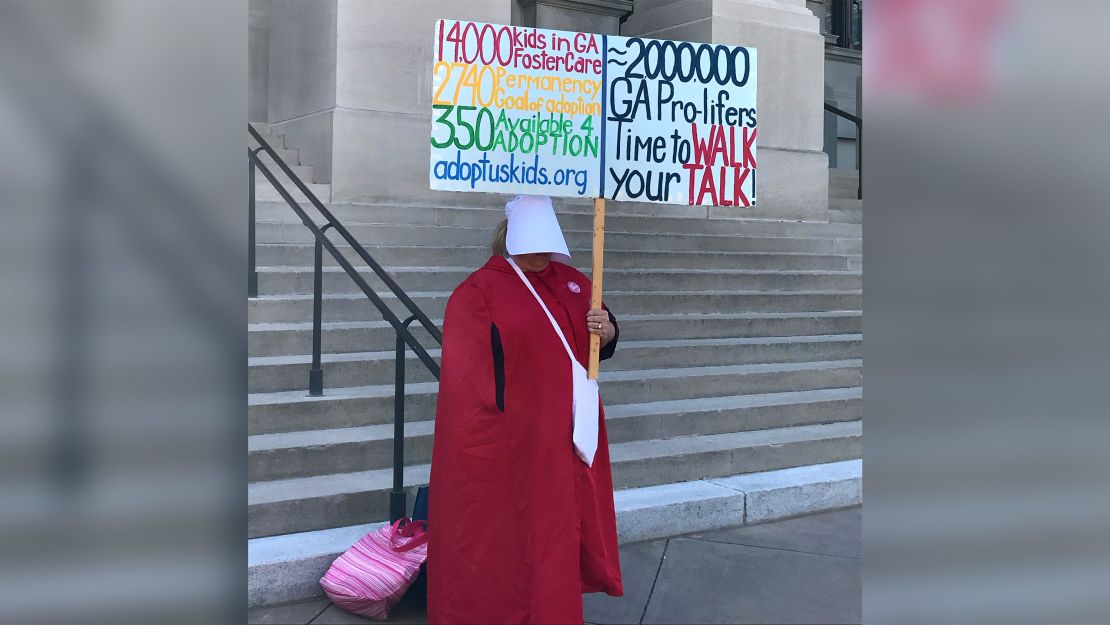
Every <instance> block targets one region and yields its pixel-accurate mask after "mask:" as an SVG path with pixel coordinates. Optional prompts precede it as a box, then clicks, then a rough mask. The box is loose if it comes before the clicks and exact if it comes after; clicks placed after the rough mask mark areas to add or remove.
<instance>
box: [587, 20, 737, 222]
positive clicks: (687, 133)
mask: <svg viewBox="0 0 1110 625" xmlns="http://www.w3.org/2000/svg"><path fill="white" fill-rule="evenodd" d="M606 53H607V57H608V58H607V63H606V75H607V78H606V82H607V85H606V93H607V96H606V99H605V102H606V105H607V106H606V109H605V120H606V123H605V128H606V131H605V153H604V156H603V159H602V167H603V169H604V172H605V175H604V177H603V178H602V186H601V194H602V196H603V197H606V198H609V199H613V200H626V201H641V202H642V201H648V202H666V203H669V204H698V205H703V204H708V205H713V206H751V205H754V204H755V170H756V161H755V139H756V110H755V109H756V90H755V82H756V81H755V76H756V73H755V62H756V61H755V50H754V49H753V48H742V47H738V46H725V45H713V44H705V43H699V44H694V43H687V42H675V41H660V40H658V39H640V38H637V37H608V38H607V43H606Z"/></svg>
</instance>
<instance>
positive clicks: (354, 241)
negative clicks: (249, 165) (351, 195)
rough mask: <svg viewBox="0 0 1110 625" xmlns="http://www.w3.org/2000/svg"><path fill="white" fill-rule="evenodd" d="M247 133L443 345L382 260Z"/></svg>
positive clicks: (436, 330)
mask: <svg viewBox="0 0 1110 625" xmlns="http://www.w3.org/2000/svg"><path fill="white" fill-rule="evenodd" d="M247 130H248V131H249V132H250V134H251V136H252V137H253V138H254V140H255V141H258V144H259V145H260V146H262V148H263V149H264V150H266V153H267V154H269V155H270V157H271V158H273V159H274V162H275V163H277V166H278V167H279V168H280V169H281V171H282V172H284V173H285V175H286V176H288V177H289V179H290V180H291V181H292V182H293V184H294V185H295V186H296V187H297V188H298V189H299V190H300V191H301V193H303V194H304V196H305V197H306V198H308V201H309V202H311V203H312V205H313V206H314V207H315V208H316V210H318V211H320V214H321V215H323V216H324V218H325V219H327V220H328V223H331V224H333V225H334V226H335V231H336V232H338V233H339V235H340V236H341V237H343V239H344V240H345V241H347V244H348V245H350V246H351V247H352V248H353V249H354V251H355V253H356V254H358V255H359V257H360V258H362V260H363V262H365V263H366V264H367V265H368V266H369V267H370V268H371V269H373V270H374V274H375V275H377V276H378V279H379V280H381V281H382V282H384V283H385V285H386V286H387V287H389V290H390V291H392V292H393V294H394V295H395V296H397V299H399V300H401V303H403V304H404V305H405V307H406V308H408V310H409V312H410V313H412V314H413V315H416V320H417V321H419V322H420V325H422V326H424V329H425V330H427V331H428V333H429V334H431V335H432V337H433V338H434V339H435V340H436V341H437V342H438V343H440V344H442V343H443V333H442V332H440V330H439V328H437V327H436V326H435V324H434V323H432V320H431V319H429V318H428V316H427V315H425V314H424V312H423V311H422V310H420V307H419V306H417V305H416V303H415V302H413V301H412V298H410V297H409V296H408V294H406V293H405V291H404V289H402V288H401V287H400V286H398V285H397V283H396V282H395V281H394V280H393V278H392V277H391V276H390V275H389V273H387V272H386V270H385V269H383V268H382V266H381V265H380V264H378V261H376V260H374V259H373V257H371V256H370V253H369V252H367V251H366V248H364V247H362V244H361V243H359V242H358V240H357V239H355V237H354V236H353V235H351V233H350V231H349V230H347V228H346V227H345V226H344V225H343V224H342V223H340V221H339V220H338V219H336V218H335V215H332V213H331V211H330V210H328V208H327V207H326V206H324V204H323V202H321V201H320V200H319V198H317V197H316V194H314V193H313V192H312V191H310V190H309V188H308V186H307V185H305V183H304V182H302V181H301V179H300V177H299V176H297V175H296V174H295V173H293V170H292V169H290V168H289V165H286V164H285V161H284V160H282V159H281V157H279V156H278V155H277V152H275V151H274V149H273V148H272V147H270V144H269V143H266V141H264V140H263V139H262V135H260V134H258V131H257V130H255V129H254V127H253V126H251V125H250V124H247ZM271 183H274V184H275V186H276V184H277V183H276V182H275V181H274V180H271ZM398 323H399V322H398ZM396 327H398V324H394V328H396Z"/></svg>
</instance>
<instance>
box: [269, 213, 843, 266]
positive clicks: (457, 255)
mask: <svg viewBox="0 0 1110 625" xmlns="http://www.w3.org/2000/svg"><path fill="white" fill-rule="evenodd" d="M290 212H292V211H290ZM339 251H340V253H341V254H342V255H343V257H344V258H346V259H348V260H349V261H350V262H351V264H352V265H354V266H355V267H359V266H362V265H363V262H362V260H361V258H359V257H358V256H357V255H356V254H355V252H354V250H353V249H351V248H350V247H348V246H339ZM367 251H368V252H369V253H370V255H371V256H372V257H373V258H374V260H376V261H378V263H380V264H381V265H382V266H409V267H430V266H456V267H459V266H461V267H470V268H472V270H473V269H477V268H478V267H480V266H482V265H484V264H485V263H486V261H487V260H489V257H490V249H489V246H488V245H471V246H461V247H426V246H419V245H388V246H378V247H374V248H368V249H367ZM255 254H256V262H257V264H258V266H260V267H263V266H265V267H312V266H313V263H314V262H315V261H314V254H315V246H314V245H312V244H300V243H266V244H259V245H257V246H256V248H255ZM571 255H572V256H573V257H574V259H575V261H576V262H575V263H574V264H575V266H576V267H578V268H579V269H580V270H581V271H583V272H586V271H587V270H588V269H589V268H590V266H591V253H590V250H585V249H581V250H579V249H576V250H571ZM851 258H852V256H850V255H845V254H775V253H766V252H764V253H743V252H700V251H685V252H664V251H655V250H621V249H614V248H612V247H608V246H607V247H606V249H605V268H606V269H649V268H660V269H717V268H724V267H727V268H730V269H778V270H810V269H824V270H846V269H848V264H849V262H850V259H851ZM323 261H324V266H325V267H336V266H338V265H339V263H338V262H337V261H336V260H335V258H334V257H333V256H332V255H331V254H330V253H328V252H327V251H325V252H324V255H323Z"/></svg>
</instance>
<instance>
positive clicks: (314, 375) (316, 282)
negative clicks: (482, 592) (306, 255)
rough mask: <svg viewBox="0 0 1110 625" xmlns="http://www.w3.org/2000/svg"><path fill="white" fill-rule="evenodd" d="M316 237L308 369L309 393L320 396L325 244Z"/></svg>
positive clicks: (322, 384) (324, 229)
mask: <svg viewBox="0 0 1110 625" xmlns="http://www.w3.org/2000/svg"><path fill="white" fill-rule="evenodd" d="M330 225H331V224H327V225H325V226H324V227H323V228H322V229H321V230H320V237H323V236H324V232H327V229H328V226H330ZM320 237H316V246H315V258H314V263H313V266H312V269H313V271H312V368H311V369H309V370H308V394H309V395H310V396H312V397H319V396H321V395H323V394H324V369H323V368H322V367H321V366H320V329H321V325H322V319H321V317H322V316H323V312H322V309H323V292H324V284H323V282H324V244H323V243H321V242H320Z"/></svg>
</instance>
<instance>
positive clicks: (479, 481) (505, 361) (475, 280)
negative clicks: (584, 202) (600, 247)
mask: <svg viewBox="0 0 1110 625" xmlns="http://www.w3.org/2000/svg"><path fill="white" fill-rule="evenodd" d="M505 213H506V216H507V225H506V224H505V223H503V224H502V226H501V227H500V228H499V235H500V236H497V237H495V241H494V255H493V256H492V257H491V258H490V259H489V261H488V262H487V263H486V264H485V266H483V267H482V268H481V269H479V270H478V271H475V272H474V273H473V274H471V275H470V276H469V277H468V278H467V279H466V280H464V281H463V282H462V284H460V285H459V286H458V288H456V289H455V292H454V293H453V294H452V295H451V299H450V300H449V301H448V303H447V312H446V315H445V317H444V322H443V353H442V371H441V377H440V386H439V399H438V404H437V407H436V422H435V440H434V445H433V451H432V470H431V479H430V482H431V484H430V486H431V488H430V491H429V505H428V513H429V522H428V525H429V537H430V542H429V546H428V622H429V623H581V622H582V620H583V614H582V593H586V592H605V593H607V594H609V595H612V596H614V597H619V596H622V595H623V587H622V584H621V573H620V562H619V557H618V552H617V530H616V515H615V513H614V510H613V477H612V473H611V471H610V468H609V446H608V440H607V438H606V434H605V419H604V413H603V412H602V413H601V414H600V416H599V418H598V423H597V429H596V444H597V448H596V453H594V452H593V451H592V449H589V446H588V445H581V446H580V437H581V436H583V434H582V432H585V433H586V434H587V435H588V436H589V437H590V439H591V440H590V441H589V442H590V443H593V442H594V441H593V440H592V439H593V437H594V434H593V432H594V430H593V429H592V426H593V424H592V422H591V423H589V424H581V423H579V424H575V423H573V418H574V417H572V411H573V408H572V397H573V396H574V391H575V390H576V389H575V388H574V379H575V378H574V377H573V376H572V363H571V362H570V358H569V356H568V353H567V348H568V347H569V348H570V350H571V351H572V352H573V353H574V356H575V359H576V360H577V361H578V363H579V364H581V365H582V366H585V364H586V362H587V358H588V355H589V335H590V334H591V333H593V334H598V335H600V336H601V338H602V345H603V348H602V352H601V358H602V359H605V358H608V357H610V356H612V355H613V352H614V351H615V349H616V343H617V333H618V329H617V326H616V320H615V318H614V317H613V316H612V315H611V314H610V313H609V312H608V310H607V309H606V310H590V280H589V278H587V277H586V276H584V275H583V274H582V273H581V272H579V271H578V270H576V269H574V268H573V267H570V266H569V265H566V264H564V262H566V261H569V260H570V255H569V252H568V251H567V246H566V242H565V240H564V239H563V235H562V232H561V231H560V230H559V223H558V221H557V220H556V218H555V212H554V209H553V208H552V206H551V200H550V198H546V197H539V196H518V197H516V198H514V199H513V200H512V201H510V202H509V203H508V204H507V205H506V207H505ZM502 237H503V238H502ZM514 264H515V267H514ZM517 267H519V269H520V270H522V271H521V272H520V273H518V271H517ZM524 279H526V280H527V281H528V282H529V283H530V284H531V286H532V288H533V289H534V291H535V294H533V292H531V291H530V290H529V289H528V287H527V286H526V285H525V284H524V282H523V280H524ZM537 296H538V297H539V298H540V299H541V300H542V301H543V303H544V304H545V305H546V308H547V310H548V311H549V312H550V315H551V318H552V319H554V320H555V321H556V322H557V323H558V326H559V328H560V329H561V330H562V334H563V335H564V337H565V339H566V343H567V345H566V346H564V344H563V340H562V339H560V337H559V335H558V334H557V333H556V331H555V329H554V327H553V326H552V323H551V321H550V320H549V318H548V314H547V313H545V312H544V309H543V307H541V305H540V303H539V302H538V301H537V300H536V297H537ZM578 390H580V389H578ZM580 401H581V400H580ZM573 414H574V415H577V416H579V418H581V417H580V415H581V414H589V411H585V412H584V413H583V412H578V411H574V412H573ZM583 425H589V427H582V430H579V427H580V426H583ZM572 431H573V442H572ZM583 448H585V449H586V451H583ZM587 460H592V463H589V464H588V463H587Z"/></svg>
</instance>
